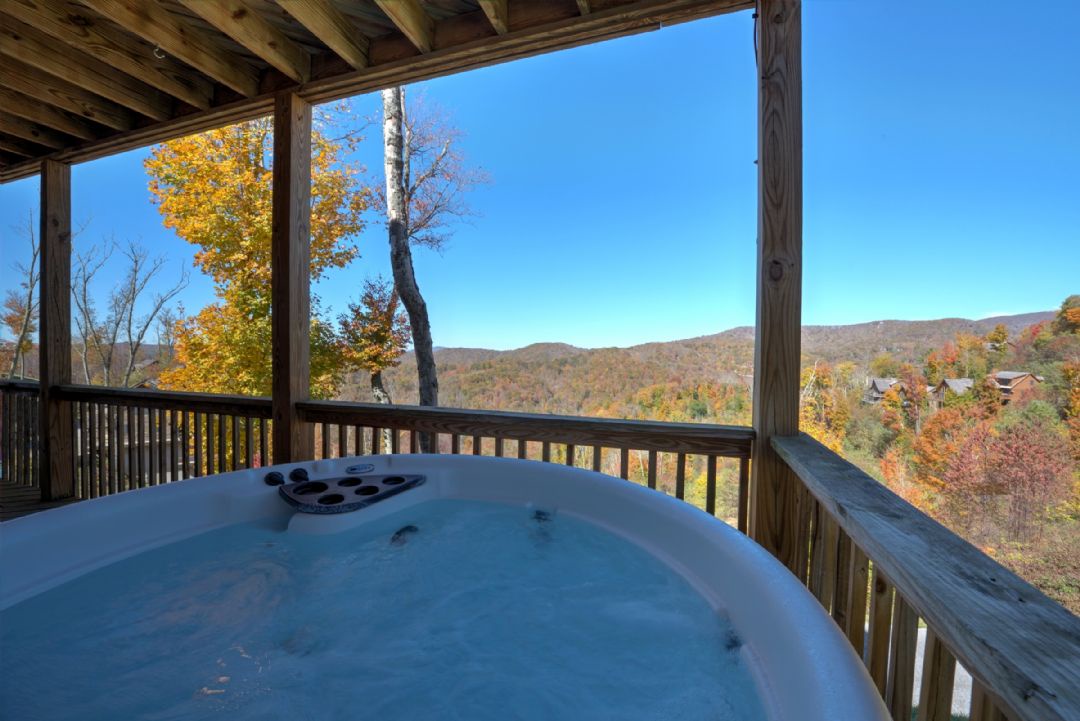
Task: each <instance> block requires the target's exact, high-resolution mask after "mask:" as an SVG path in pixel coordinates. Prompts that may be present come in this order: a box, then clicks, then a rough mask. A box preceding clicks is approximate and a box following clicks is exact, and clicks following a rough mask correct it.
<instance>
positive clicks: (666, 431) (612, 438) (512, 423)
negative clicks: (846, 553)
mask: <svg viewBox="0 0 1080 721" xmlns="http://www.w3.org/2000/svg"><path fill="white" fill-rule="evenodd" d="M297 409H298V410H299V412H300V418H301V420H303V421H306V422H308V423H338V424H347V425H362V426H370V427H378V428H400V429H408V430H414V431H419V432H422V433H450V434H459V435H462V436H486V437H492V436H494V437H501V438H509V439H515V440H524V441H547V442H550V443H570V444H574V445H578V446H605V447H614V448H622V447H632V448H635V449H640V450H645V451H671V452H678V453H691V454H711V455H717V456H726V457H729V458H748V457H749V455H750V447H751V445H752V443H753V440H754V430H753V429H752V428H745V427H741V426H721V425H711V424H704V423H661V422H654V421H627V420H616V419H609V418H587V417H583V416H556V415H546V414H538V413H514V412H509V411H499V412H497V413H496V412H491V411H477V410H466V409H461V408H428V407H423V406H401V405H394V406H389V405H380V404H377V403H349V402H343V401H303V402H301V403H298V404H297Z"/></svg>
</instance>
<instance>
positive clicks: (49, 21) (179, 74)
mask: <svg viewBox="0 0 1080 721" xmlns="http://www.w3.org/2000/svg"><path fill="white" fill-rule="evenodd" d="M4 11H5V12H6V13H8V14H9V15H11V16H12V17H15V18H18V19H19V20H21V21H23V22H24V23H26V24H28V25H31V26H33V27H35V28H37V29H38V30H41V31H42V32H45V33H48V34H49V35H51V36H52V37H54V38H56V39H57V40H60V41H61V42H64V43H67V44H68V45H70V46H71V47H73V48H75V49H76V50H81V51H82V52H84V53H86V54H87V55H90V56H92V57H94V58H97V59H98V60H100V61H101V62H103V63H105V64H107V65H109V66H111V67H114V68H116V69H117V70H120V71H121V72H124V73H127V74H128V75H130V76H132V77H133V78H137V79H139V80H142V81H144V82H147V83H149V84H150V85H152V86H154V87H155V88H158V89H160V90H163V91H164V92H166V93H168V94H169V95H172V96H173V97H175V98H178V99H180V100H183V101H184V102H185V103H188V104H190V105H193V106H195V107H196V108H202V109H206V108H208V107H210V99H211V97H212V96H213V86H212V85H211V83H210V82H208V81H207V80H206V79H205V78H204V77H202V76H201V75H199V74H197V73H194V72H192V71H191V70H190V69H188V68H187V67H186V66H184V65H181V64H180V63H178V62H176V61H175V60H173V59H172V58H170V57H168V56H166V57H164V58H158V57H155V56H154V52H153V48H150V47H147V46H146V45H145V44H144V43H143V42H142V41H139V40H137V39H135V38H133V37H132V36H131V35H129V34H128V33H125V32H123V31H121V30H119V29H117V28H116V27H115V26H114V25H111V24H109V23H106V22H103V21H101V19H100V18H99V17H98V16H96V15H95V14H93V13H91V12H88V11H87V9H86V8H85V7H83V6H81V5H76V4H75V3H71V2H64V1H63V0H9V1H8V2H7V3H5V5H4Z"/></svg>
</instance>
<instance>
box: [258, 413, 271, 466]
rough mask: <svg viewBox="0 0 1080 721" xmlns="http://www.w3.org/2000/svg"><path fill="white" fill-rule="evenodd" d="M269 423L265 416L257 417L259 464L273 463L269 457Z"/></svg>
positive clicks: (267, 464)
mask: <svg viewBox="0 0 1080 721" xmlns="http://www.w3.org/2000/svg"><path fill="white" fill-rule="evenodd" d="M269 426H270V424H269V422H268V421H267V419H265V418H260V419H259V465H262V466H269V465H271V464H272V463H273V459H271V457H270V428H269Z"/></svg>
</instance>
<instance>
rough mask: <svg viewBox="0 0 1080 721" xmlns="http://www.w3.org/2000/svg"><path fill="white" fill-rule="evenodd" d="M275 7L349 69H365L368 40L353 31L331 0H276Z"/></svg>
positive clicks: (351, 25)
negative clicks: (321, 42) (295, 20)
mask: <svg viewBox="0 0 1080 721" xmlns="http://www.w3.org/2000/svg"><path fill="white" fill-rule="evenodd" d="M278 5H280V6H281V7H282V8H284V9H285V11H286V12H288V13H289V14H290V15H292V16H293V17H294V18H296V19H297V20H298V21H299V22H300V24H301V25H303V26H304V27H306V28H307V29H308V30H310V31H311V34H312V35H314V36H315V37H317V38H318V39H319V40H322V41H323V42H324V43H326V46H327V47H328V48H330V49H331V50H333V51H334V52H335V53H337V54H338V56H339V57H340V58H341V59H342V60H344V61H345V62H347V63H348V64H349V65H350V66H351V67H353V68H356V69H357V70H359V69H361V68H366V67H367V65H368V46H369V44H370V43H369V42H368V39H367V38H366V37H364V36H363V35H361V34H360V33H358V32H357V31H356V28H355V27H353V24H352V23H351V22H350V21H349V19H348V18H347V17H345V15H344V14H343V13H342V12H341V11H340V10H338V9H337V8H336V7H334V6H333V5H332V4H331V3H330V0H278Z"/></svg>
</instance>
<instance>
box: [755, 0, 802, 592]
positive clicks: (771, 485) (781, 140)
mask: <svg viewBox="0 0 1080 721" xmlns="http://www.w3.org/2000/svg"><path fill="white" fill-rule="evenodd" d="M800 9H801V3H800V0H760V2H759V3H758V23H757V27H758V36H757V47H758V82H759V85H758V254H757V323H756V328H757V332H756V333H755V336H754V390H753V408H754V430H755V431H757V436H758V438H760V439H761V440H762V442H761V443H758V444H756V445H755V446H754V458H753V461H754V462H753V464H752V475H751V481H750V489H751V491H750V493H751V495H750V508H751V512H750V536H751V537H752V538H753V539H754V540H755V541H757V542H758V543H760V544H761V545H762V546H764V547H765V548H766V550H768V551H769V552H771V553H772V554H773V555H774V556H776V557H777V559H779V560H780V562H781V563H783V564H784V565H786V566H787V567H788V568H791V569H792V570H793V571H794V570H795V566H796V564H797V559H798V549H797V545H798V543H800V542H801V541H800V540H799V539H798V538H797V535H798V527H799V525H800V519H799V509H798V508H797V505H798V504H797V502H796V493H795V484H796V481H795V479H794V476H793V475H792V473H791V471H790V470H789V469H788V468H787V466H786V465H785V464H784V463H783V462H782V461H781V460H780V459H779V457H777V455H776V453H775V452H774V450H773V448H772V446H771V445H770V444H769V442H768V439H769V438H771V437H773V436H790V435H794V434H796V433H798V432H799V343H800V335H799V334H800V327H801V314H802V305H801V300H802V62H801V54H802V42H801V18H800V14H801V13H800Z"/></svg>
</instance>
